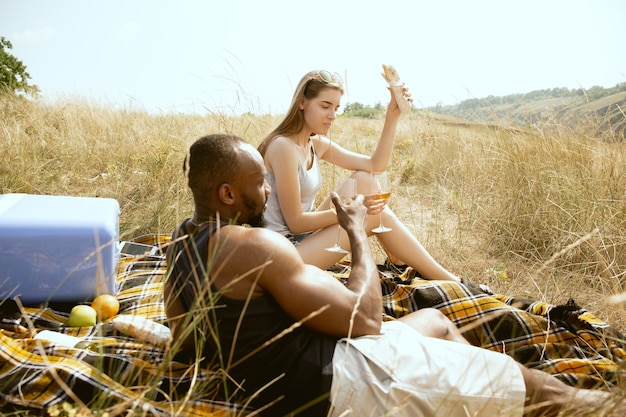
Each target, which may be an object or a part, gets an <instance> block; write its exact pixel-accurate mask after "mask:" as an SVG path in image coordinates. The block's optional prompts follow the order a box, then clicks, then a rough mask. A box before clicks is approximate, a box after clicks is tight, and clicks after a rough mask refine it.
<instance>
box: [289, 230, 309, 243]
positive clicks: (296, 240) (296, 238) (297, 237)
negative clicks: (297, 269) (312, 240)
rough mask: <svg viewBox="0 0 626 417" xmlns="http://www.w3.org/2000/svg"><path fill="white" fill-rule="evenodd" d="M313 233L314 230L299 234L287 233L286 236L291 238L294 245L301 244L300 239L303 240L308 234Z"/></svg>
mask: <svg viewBox="0 0 626 417" xmlns="http://www.w3.org/2000/svg"><path fill="white" fill-rule="evenodd" d="M311 234H313V232H306V233H299V234H297V235H294V234H291V233H287V234H286V235H285V237H286V238H287V239H289V241H290V242H291V243H293V245H294V246H298V245H299V244H300V241H302V239H304V238H305V237H307V236H310V235H311Z"/></svg>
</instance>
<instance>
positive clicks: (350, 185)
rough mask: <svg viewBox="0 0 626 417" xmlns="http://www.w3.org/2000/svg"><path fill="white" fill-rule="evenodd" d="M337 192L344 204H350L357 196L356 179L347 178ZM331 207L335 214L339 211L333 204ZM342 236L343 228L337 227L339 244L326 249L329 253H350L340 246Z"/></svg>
mask: <svg viewBox="0 0 626 417" xmlns="http://www.w3.org/2000/svg"><path fill="white" fill-rule="evenodd" d="M335 191H336V192H337V194H338V195H339V198H340V199H341V201H342V202H343V203H344V204H349V203H350V202H351V201H352V200H353V199H354V197H355V196H356V180H355V179H354V178H347V179H346V180H345V181H344V182H342V183H341V185H340V186H339V187H337V188H336V189H335ZM330 207H331V209H332V210H333V211H334V212H335V213H336V212H337V209H336V208H335V205H334V204H333V203H332V202H331V203H330ZM340 234H341V226H340V225H337V242H335V244H334V245H333V246H331V247H329V248H325V249H326V250H327V251H328V252H335V253H350V252H349V251H347V250H345V249H343V248H342V247H341V246H339V236H340Z"/></svg>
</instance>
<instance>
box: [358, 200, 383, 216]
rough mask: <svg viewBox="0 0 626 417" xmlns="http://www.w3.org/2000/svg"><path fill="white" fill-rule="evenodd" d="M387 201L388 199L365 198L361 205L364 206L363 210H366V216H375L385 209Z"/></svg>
mask: <svg viewBox="0 0 626 417" xmlns="http://www.w3.org/2000/svg"><path fill="white" fill-rule="evenodd" d="M388 201H389V200H388V199H384V200H374V199H373V198H370V197H368V196H365V199H364V200H363V205H364V206H365V208H367V214H368V215H369V216H377V215H379V214H380V212H381V211H383V210H384V209H385V206H386V205H387V202H388Z"/></svg>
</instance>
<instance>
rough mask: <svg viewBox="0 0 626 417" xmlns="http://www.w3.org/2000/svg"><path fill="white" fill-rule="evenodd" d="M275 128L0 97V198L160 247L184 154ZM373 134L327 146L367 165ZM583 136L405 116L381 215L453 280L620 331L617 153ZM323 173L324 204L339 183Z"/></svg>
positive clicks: (349, 132)
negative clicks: (112, 208) (90, 200)
mask: <svg viewBox="0 0 626 417" xmlns="http://www.w3.org/2000/svg"><path fill="white" fill-rule="evenodd" d="M277 122H278V117H275V116H259V115H251V114H244V115H239V116H234V115H227V114H221V113H220V114H214V113H210V112H207V114H206V115H204V116H199V115H186V114H163V115H151V114H148V113H145V112H142V111H137V110H132V109H119V110H112V109H110V108H107V107H106V106H101V105H99V104H98V103H91V102H88V101H85V100H83V99H79V98H77V99H70V100H68V101H66V102H58V103H55V104H45V103H42V102H37V101H35V102H32V101H26V100H23V99H19V98H14V97H7V96H5V97H1V98H0V154H1V155H3V164H2V165H0V192H1V193H32V194H51V195H76V196H100V197H109V198H115V199H116V200H117V201H118V202H119V203H120V207H121V218H120V232H121V237H122V238H123V239H126V238H131V237H134V236H138V235H142V234H146V233H167V234H169V233H170V232H171V230H172V229H173V228H174V227H175V225H176V224H178V223H179V222H180V220H182V219H183V218H184V217H187V216H189V215H190V214H191V213H192V210H193V202H192V200H191V195H190V193H189V191H188V190H187V186H186V184H185V180H184V177H183V173H182V161H183V157H184V155H185V152H186V150H187V149H188V147H189V145H190V144H191V143H192V142H193V141H194V140H196V139H197V138H199V137H200V136H203V135H205V134H209V133H231V134H236V135H239V136H242V137H243V138H245V139H247V140H248V141H249V142H251V143H252V144H254V145H257V144H258V143H259V142H260V140H261V139H262V137H263V136H264V135H265V134H266V133H267V132H269V131H270V130H271V128H272V127H274V126H275V125H276V124H277ZM382 124H383V120H382V118H378V119H356V118H347V117H340V118H338V120H337V121H336V122H335V125H334V126H333V128H332V131H331V133H330V136H331V139H332V140H334V141H336V142H337V143H340V144H341V145H343V146H345V147H347V148H349V149H352V150H355V151H358V152H365V153H368V152H371V151H372V150H373V148H374V147H375V145H376V142H377V140H378V138H379V135H380V131H381V129H382ZM594 130H595V129H591V128H588V126H586V125H584V124H582V123H581V124H578V125H577V126H574V127H573V128H570V127H568V126H566V125H558V124H550V125H549V126H547V125H544V126H542V125H538V126H535V127H534V128H532V129H530V128H529V129H522V128H520V127H517V126H511V125H510V123H509V122H507V121H502V124H501V125H497V124H491V125H486V124H477V123H467V122H461V121H458V120H454V119H448V118H442V117H441V116H438V117H436V116H434V115H432V114H429V113H426V112H414V113H412V114H410V115H408V116H405V117H403V119H401V121H400V125H399V128H398V132H397V135H396V144H395V147H394V153H393V157H392V163H391V164H390V166H389V169H388V171H389V173H390V178H391V179H392V181H393V190H394V191H393V196H392V200H391V203H390V204H391V206H392V208H393V209H394V210H395V211H396V213H397V214H398V216H399V217H400V218H401V219H402V220H404V221H405V223H406V224H407V226H408V227H409V228H410V230H411V231H412V232H413V233H414V234H415V235H416V236H417V237H418V238H419V239H420V240H421V241H422V243H423V244H424V245H425V246H426V247H427V248H428V250H429V251H430V252H431V253H432V254H433V255H434V256H435V258H436V259H438V260H439V261H440V262H441V263H442V264H443V265H444V266H445V267H446V268H448V269H450V270H451V271H453V272H455V273H456V274H458V275H461V276H464V277H467V278H468V279H470V280H471V281H474V282H477V283H484V284H488V285H489V286H491V288H492V289H494V290H495V291H496V292H500V293H510V294H512V295H513V294H515V295H525V296H528V297H533V298H537V299H539V300H543V301H546V302H550V303H564V302H566V301H567V299H568V298H570V297H573V298H574V299H575V300H576V301H577V302H578V303H579V304H580V305H582V306H584V307H587V308H588V309H589V310H591V311H592V312H593V313H595V314H596V315H598V316H599V317H600V318H602V319H604V320H606V321H608V323H609V324H611V325H613V326H615V327H617V328H618V329H621V330H624V318H625V316H626V314H625V309H624V304H623V303H613V302H611V301H610V299H609V297H610V296H612V295H617V294H621V293H623V292H624V291H625V288H624V287H625V285H626V145H624V144H619V143H610V142H606V141H602V140H599V139H598V138H595V137H591V136H590V135H589V134H588V132H590V131H594ZM322 169H323V172H324V177H325V185H324V189H323V190H322V192H321V194H320V196H325V195H327V193H328V192H330V190H331V189H332V182H333V180H334V178H338V177H339V176H342V175H344V174H345V173H343V172H341V170H338V169H334V168H332V167H329V166H327V165H325V164H324V165H322ZM372 244H374V245H375V241H374V240H372ZM376 253H377V254H378V256H380V257H381V258H380V259H379V261H382V256H383V254H382V252H381V251H378V252H376Z"/></svg>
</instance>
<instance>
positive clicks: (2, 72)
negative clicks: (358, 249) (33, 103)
mask: <svg viewBox="0 0 626 417" xmlns="http://www.w3.org/2000/svg"><path fill="white" fill-rule="evenodd" d="M12 48H13V45H12V44H11V42H10V41H9V40H8V39H5V38H4V36H0V89H3V90H7V91H9V92H11V93H13V94H19V93H25V94H28V95H31V96H34V95H37V93H39V87H37V86H36V85H31V84H29V83H28V80H30V74H29V73H28V72H26V65H24V64H23V63H22V61H20V60H19V59H17V58H15V57H14V56H13V55H11V54H10V53H9V50H11V49H12Z"/></svg>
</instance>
